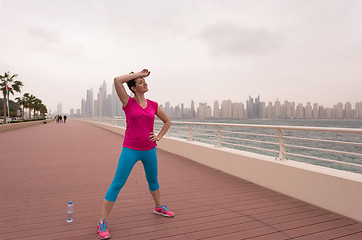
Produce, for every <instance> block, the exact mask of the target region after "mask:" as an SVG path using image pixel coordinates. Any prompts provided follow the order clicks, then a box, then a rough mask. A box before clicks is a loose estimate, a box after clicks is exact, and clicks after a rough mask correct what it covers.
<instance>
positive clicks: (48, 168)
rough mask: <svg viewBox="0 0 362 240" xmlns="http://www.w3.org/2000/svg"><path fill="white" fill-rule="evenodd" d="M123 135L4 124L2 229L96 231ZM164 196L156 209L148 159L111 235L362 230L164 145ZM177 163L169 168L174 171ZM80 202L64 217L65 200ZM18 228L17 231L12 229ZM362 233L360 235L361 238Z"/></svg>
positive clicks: (48, 234)
mask: <svg viewBox="0 0 362 240" xmlns="http://www.w3.org/2000/svg"><path fill="white" fill-rule="evenodd" d="M122 141H123V137H122V136H120V135H118V134H115V133H112V132H109V131H106V130H103V129H101V128H98V127H95V126H93V125H90V124H87V123H84V122H81V121H75V120H73V121H68V122H67V123H66V124H55V123H50V124H44V125H37V126H33V127H29V128H23V129H17V130H12V131H8V132H3V133H0V146H1V149H5V150H3V151H1V156H0V166H1V174H0V189H1V195H0V204H1V207H0V215H1V217H0V239H2V240H3V239H4V240H6V239H27V240H28V239H29V240H31V239H67V238H69V237H73V238H76V239H81V240H82V239H84V240H85V239H87V240H88V239H97V236H96V224H97V221H98V220H99V218H100V214H101V206H102V202H103V198H104V194H105V192H106V191H107V189H108V186H109V184H110V183H111V181H112V178H113V175H114V173H115V170H116V166H117V162H118V158H119V154H120V151H121V149H122ZM158 158H159V182H160V186H161V195H162V198H163V201H164V202H167V203H168V206H169V207H170V209H172V210H173V211H174V212H175V214H176V216H175V217H174V218H172V219H168V218H163V217H160V216H155V215H153V214H152V211H153V201H152V197H151V196H150V194H149V192H148V186H147V182H146V179H145V175H144V172H143V167H142V164H141V163H137V164H136V166H135V168H134V169H133V171H132V173H131V176H130V178H129V179H128V181H127V183H126V185H125V187H124V188H123V189H122V191H121V193H120V195H119V197H118V200H117V203H116V204H115V206H114V208H113V210H112V213H111V216H110V219H109V229H110V231H111V234H112V239H135V240H138V239H143V240H144V239H164V240H184V239H249V238H250V239H268V240H272V239H288V238H295V239H332V238H336V239H360V237H361V233H362V224H361V223H360V222H356V221H353V220H350V219H348V218H344V217H342V216H340V215H336V214H333V213H330V212H328V211H325V210H323V209H319V208H317V207H315V206H311V205H308V204H306V203H304V202H301V201H298V200H296V199H293V198H290V197H287V196H283V195H281V194H279V193H276V192H273V191H270V190H268V189H265V188H263V187H260V186H256V185H254V184H251V183H249V182H247V181H244V180H241V179H238V178H235V177H233V176H229V175H227V174H225V173H222V172H221V171H218V170H215V169H211V168H208V167H205V166H203V165H200V164H198V163H195V162H193V161H190V160H188V159H185V158H182V157H180V156H176V155H174V154H172V153H169V152H165V151H162V150H158ZM169 169H172V171H169ZM69 200H72V201H73V203H74V205H75V212H74V222H73V223H67V222H66V221H65V217H66V206H67V201H69ZM9 232H11V236H9V235H8V233H9ZM354 237H356V238H354Z"/></svg>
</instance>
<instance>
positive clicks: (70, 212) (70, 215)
mask: <svg viewBox="0 0 362 240" xmlns="http://www.w3.org/2000/svg"><path fill="white" fill-rule="evenodd" d="M73 211H74V206H73V202H72V201H69V203H68V207H67V222H73Z"/></svg>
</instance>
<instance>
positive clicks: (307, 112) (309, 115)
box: [305, 102, 313, 119]
mask: <svg viewBox="0 0 362 240" xmlns="http://www.w3.org/2000/svg"><path fill="white" fill-rule="evenodd" d="M312 114H313V111H312V105H311V104H310V102H307V106H306V107H305V118H306V119H311V118H312Z"/></svg>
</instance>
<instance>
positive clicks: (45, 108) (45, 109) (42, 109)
mask: <svg viewBox="0 0 362 240" xmlns="http://www.w3.org/2000/svg"><path fill="white" fill-rule="evenodd" d="M39 111H40V114H41V116H42V117H43V118H45V114H46V113H48V109H47V107H46V106H45V105H44V104H42V105H41V106H40V110H39Z"/></svg>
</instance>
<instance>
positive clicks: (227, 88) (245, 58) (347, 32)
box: [0, 0, 362, 112]
mask: <svg viewBox="0 0 362 240" xmlns="http://www.w3.org/2000/svg"><path fill="white" fill-rule="evenodd" d="M361 13H362V1H361V0H339V1H337V0H298V1H297V0H273V1H271V0H264V1H258V0H235V1H232V0H182V1H180V0H143V1H142V0H133V1H126V0H124V1H123V0H76V1H75V0H2V1H1V2H0V74H3V73H4V72H5V71H10V72H11V73H17V74H18V75H19V77H18V80H21V81H23V83H24V85H25V86H24V88H23V92H24V93H25V92H30V93H32V94H34V95H35V96H37V97H38V98H40V99H42V100H43V102H44V103H45V104H46V105H47V106H48V108H51V109H52V111H53V112H54V111H56V106H57V105H58V103H59V102H62V104H63V111H64V110H65V111H69V109H70V108H80V102H81V99H82V98H85V97H86V90H87V89H90V88H93V91H94V94H95V95H96V93H97V92H98V89H99V86H100V85H101V84H102V82H103V81H106V82H107V84H108V91H110V90H111V84H112V83H113V78H114V77H115V76H118V75H121V74H126V73H128V72H130V71H139V70H141V69H143V68H148V69H149V70H150V71H151V75H150V76H149V77H148V78H147V79H146V80H147V82H148V85H149V89H150V91H149V92H148V93H147V95H146V97H147V98H150V99H152V100H155V101H157V102H159V103H161V104H164V103H165V102H166V101H169V102H171V104H172V105H176V104H178V103H182V102H184V103H185V106H186V107H187V106H189V105H190V101H191V99H193V100H194V101H195V103H196V104H198V103H199V102H207V103H209V104H211V106H212V104H213V102H214V100H219V101H222V100H224V99H231V100H232V101H235V102H243V103H245V101H246V99H247V98H248V97H249V95H251V96H252V97H257V96H258V95H260V97H261V100H262V101H266V102H268V101H275V100H276V99H277V98H279V100H280V101H284V100H289V101H295V102H296V103H297V104H298V103H299V102H300V103H303V104H306V102H308V101H311V102H312V103H314V102H317V103H319V104H321V105H324V106H325V107H332V106H333V105H334V104H336V103H337V102H343V103H345V102H346V101H351V102H352V104H353V106H354V103H355V102H359V101H362V14H361ZM12 99H13V98H12Z"/></svg>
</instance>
